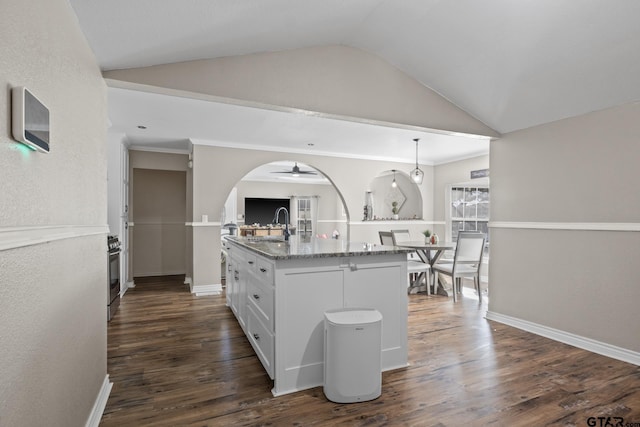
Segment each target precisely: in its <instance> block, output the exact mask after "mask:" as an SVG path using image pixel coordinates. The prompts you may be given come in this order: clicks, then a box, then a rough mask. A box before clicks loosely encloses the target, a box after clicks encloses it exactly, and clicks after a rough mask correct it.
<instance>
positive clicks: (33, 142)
mask: <svg viewBox="0 0 640 427" xmlns="http://www.w3.org/2000/svg"><path fill="white" fill-rule="evenodd" d="M49 127H50V126H49V109H48V108H47V107H46V106H45V105H44V104H43V103H42V102H40V100H38V98H36V97H35V96H34V95H33V94H32V93H31V92H29V90H28V89H27V88H26V87H24V86H18V87H14V88H13V89H12V90H11V128H12V133H13V137H14V138H15V139H16V140H18V141H20V142H22V143H23V144H25V145H26V146H27V147H29V148H31V149H32V150H38V151H41V152H43V153H48V152H49Z"/></svg>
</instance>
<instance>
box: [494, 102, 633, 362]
mask: <svg viewBox="0 0 640 427" xmlns="http://www.w3.org/2000/svg"><path fill="white" fill-rule="evenodd" d="M638 135H640V103H635V104H630V105H625V106H620V107H616V108H611V109H607V110H604V111H599V112H595V113H590V114H586V115H583V116H579V117H575V118H570V119H566V120H561V121H558V122H554V123H550V124H546V125H542V126H536V127H533V128H530V129H526V130H523V131H519V132H513V133H510V134H507V135H505V136H504V137H503V138H502V139H501V140H498V141H494V142H493V143H492V145H491V204H492V205H491V220H492V228H491V239H492V242H491V261H490V271H491V284H490V287H491V298H490V300H489V311H490V315H493V316H499V317H500V316H502V317H504V316H507V317H506V319H507V321H509V320H511V321H514V320H515V321H520V322H522V321H524V322H530V324H533V325H535V326H542V327H544V328H550V329H551V330H552V331H554V332H557V331H560V333H561V335H562V334H565V335H566V334H574V335H575V336H577V337H579V338H580V339H582V338H584V339H587V340H595V341H594V342H593V343H591V344H594V345H596V344H604V345H605V348H608V349H609V350H611V347H612V346H615V347H618V348H622V349H624V350H625V351H627V352H631V353H630V354H628V356H630V357H629V359H630V358H635V359H634V360H635V363H640V354H639V352H640V340H639V339H638V337H640V311H639V310H638V306H637V303H638V301H640V286H638V283H640V272H639V271H638V269H636V268H635V263H636V262H637V259H638V257H640V232H638V230H639V229H640V191H638V189H637V177H638V159H640V144H638ZM611 229H618V230H620V231H610V230H611ZM502 320H504V318H503V319H502Z"/></svg>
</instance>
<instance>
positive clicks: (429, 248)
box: [396, 240, 456, 296]
mask: <svg viewBox="0 0 640 427" xmlns="http://www.w3.org/2000/svg"><path fill="white" fill-rule="evenodd" d="M396 246H400V247H404V248H410V249H415V251H416V253H417V254H418V257H419V258H420V260H421V261H422V262H424V263H427V264H429V266H431V269H430V270H429V274H431V275H432V276H431V277H432V278H433V277H434V272H433V266H434V264H435V263H437V262H438V261H439V260H440V258H441V257H442V255H444V253H445V251H449V250H452V249H454V248H455V247H456V243H455V242H438V243H427V242H425V241H424V240H409V241H406V242H396ZM451 262H453V260H451ZM422 274H424V273H422ZM438 282H439V283H434V280H431V283H433V284H434V289H433V293H434V295H435V294H437V295H445V296H450V295H452V294H453V287H452V286H449V285H447V283H446V282H445V281H444V280H442V277H438Z"/></svg>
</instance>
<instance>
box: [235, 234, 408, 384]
mask: <svg viewBox="0 0 640 427" xmlns="http://www.w3.org/2000/svg"><path fill="white" fill-rule="evenodd" d="M231 246H232V248H231V253H232V256H231V265H232V270H233V272H232V274H231V283H232V285H231V292H230V298H231V303H230V306H231V309H232V310H233V313H234V314H235V315H236V318H237V319H238V322H239V323H240V325H241V326H242V329H243V330H244V331H245V334H246V335H247V338H248V339H249V342H250V343H251V345H252V346H253V349H254V351H255V352H256V355H257V356H258V358H259V359H260V361H261V362H262V365H263V366H264V368H265V370H266V371H267V373H268V374H269V377H270V378H272V379H273V380H274V387H273V390H272V393H273V394H274V395H275V396H278V395H282V394H286V393H291V392H295V391H299V390H304V389H308V388H311V387H316V386H320V385H322V384H323V373H324V326H323V325H324V313H325V312H326V311H327V310H333V309H339V308H347V307H358V308H373V309H376V310H378V311H380V313H382V316H383V320H382V353H381V358H382V370H383V371H386V370H391V369H395V368H400V367H404V366H407V302H408V301H407V293H406V289H407V286H408V275H407V265H406V254H405V253H393V254H380V255H370V256H350V257H345V256H331V257H313V258H304V257H298V258H295V257H292V258H286V259H276V260H271V259H269V258H268V257H263V256H261V255H257V254H256V253H255V252H253V251H250V250H249V249H247V248H245V247H244V246H241V245H237V244H232V245H231Z"/></svg>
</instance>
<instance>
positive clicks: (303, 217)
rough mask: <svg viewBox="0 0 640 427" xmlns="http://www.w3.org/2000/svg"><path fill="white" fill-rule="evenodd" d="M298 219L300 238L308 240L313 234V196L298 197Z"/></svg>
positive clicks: (297, 231)
mask: <svg viewBox="0 0 640 427" xmlns="http://www.w3.org/2000/svg"><path fill="white" fill-rule="evenodd" d="M297 218H298V221H297V224H296V226H297V230H296V233H297V234H298V235H299V236H300V240H301V241H304V242H308V241H309V240H310V239H311V236H312V235H313V230H312V224H311V198H310V197H301V198H299V199H298V216H297Z"/></svg>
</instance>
